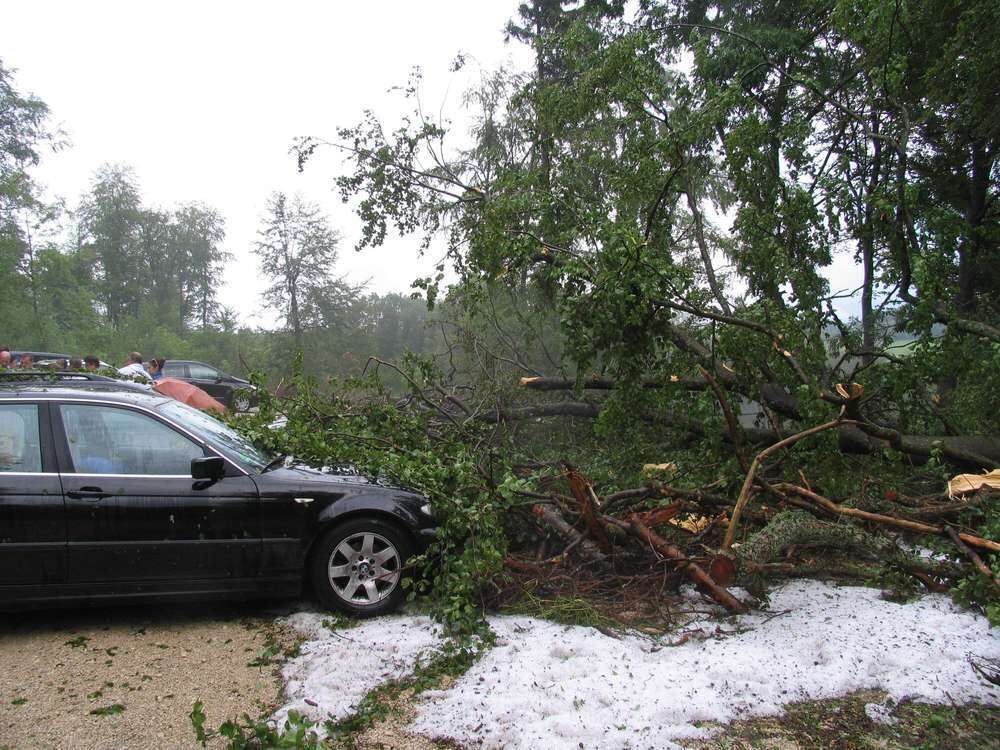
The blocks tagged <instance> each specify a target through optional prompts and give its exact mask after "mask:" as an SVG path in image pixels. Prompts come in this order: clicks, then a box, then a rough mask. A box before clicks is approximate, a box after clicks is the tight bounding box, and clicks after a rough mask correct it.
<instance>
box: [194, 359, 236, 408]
mask: <svg viewBox="0 0 1000 750" xmlns="http://www.w3.org/2000/svg"><path fill="white" fill-rule="evenodd" d="M188 374H189V375H190V382H191V383H193V384H194V385H196V386H198V387H199V388H201V389H202V390H203V391H205V393H207V394H209V395H210V396H211V397H212V398H214V399H216V400H218V401H221V402H222V403H223V404H228V403H229V394H230V392H231V391H232V387H231V386H230V385H229V384H228V383H226V382H224V381H223V380H222V373H220V372H219V371H218V370H216V369H215V368H214V367H209V366H208V365H203V364H202V363H201V362H188Z"/></svg>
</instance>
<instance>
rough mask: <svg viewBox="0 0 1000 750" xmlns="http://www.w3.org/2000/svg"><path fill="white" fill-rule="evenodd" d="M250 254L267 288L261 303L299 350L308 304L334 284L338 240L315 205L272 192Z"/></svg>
mask: <svg viewBox="0 0 1000 750" xmlns="http://www.w3.org/2000/svg"><path fill="white" fill-rule="evenodd" d="M258 237H259V239H258V240H257V242H256V243H255V244H254V248H253V249H254V252H255V253H256V254H257V257H258V259H259V261H260V269H261V272H262V273H263V274H264V276H265V277H267V278H268V279H270V280H271V285H270V286H269V287H268V288H267V289H266V290H265V291H264V299H265V300H266V301H267V303H268V305H269V306H271V307H272V308H273V309H274V310H276V311H277V312H278V313H279V314H280V315H281V316H282V317H283V318H284V320H285V326H286V327H287V328H288V329H289V330H291V332H292V334H293V336H294V338H295V345H296V347H297V348H298V349H299V350H300V351H301V350H302V332H303V330H304V329H305V328H306V326H307V325H309V324H310V322H311V321H310V316H309V311H308V310H309V305H308V304H307V302H308V301H309V300H310V299H311V298H313V297H315V296H319V297H321V298H322V297H323V296H324V295H325V289H326V287H327V286H328V285H329V284H331V283H332V282H333V281H334V278H333V265H334V263H335V262H336V260H337V245H338V243H339V242H340V237H339V235H338V234H337V232H336V231H335V230H334V229H333V228H332V227H331V226H330V224H329V221H328V220H327V218H326V217H325V216H324V215H323V214H322V212H321V211H320V209H319V207H318V206H317V205H315V204H312V203H308V202H306V201H304V200H302V198H300V197H299V196H295V197H294V198H292V199H291V200H289V199H288V197H287V196H286V195H285V194H284V193H275V194H274V195H272V196H271V198H270V199H269V200H268V203H267V213H266V214H265V216H264V218H263V221H262V226H261V229H260V230H259V231H258Z"/></svg>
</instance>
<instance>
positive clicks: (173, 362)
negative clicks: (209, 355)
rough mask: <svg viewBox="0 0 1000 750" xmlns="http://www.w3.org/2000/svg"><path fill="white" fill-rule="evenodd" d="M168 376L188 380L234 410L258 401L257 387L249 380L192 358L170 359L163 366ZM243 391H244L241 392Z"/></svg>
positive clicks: (244, 409) (245, 408) (242, 408)
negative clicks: (255, 394) (255, 392)
mask: <svg viewBox="0 0 1000 750" xmlns="http://www.w3.org/2000/svg"><path fill="white" fill-rule="evenodd" d="M163 374H164V375H165V376H166V377H168V378H177V379H178V380H186V381H187V382H188V383H193V384H194V385H196V386H198V387H199V388H201V389H202V390H203V391H205V392H206V393H208V394H209V395H210V396H211V397H212V398H214V399H216V400H217V401H220V402H222V403H223V404H225V405H226V406H228V407H229V408H230V409H232V410H234V411H246V410H247V409H248V408H249V407H250V406H252V405H253V404H254V403H256V397H255V396H254V391H255V390H256V388H255V387H254V386H253V385H252V384H251V383H250V381H249V380H244V379H243V378H238V377H236V376H235V375H229V374H227V373H225V372H222V370H220V369H218V368H216V367H212V365H206V364H205V363H204V362H195V361H193V360H190V359H168V360H167V363H166V365H164V366H163ZM240 391H243V393H240Z"/></svg>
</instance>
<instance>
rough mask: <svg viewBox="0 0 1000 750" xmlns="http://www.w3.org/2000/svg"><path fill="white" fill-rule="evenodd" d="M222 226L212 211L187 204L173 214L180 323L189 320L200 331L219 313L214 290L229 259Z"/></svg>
mask: <svg viewBox="0 0 1000 750" xmlns="http://www.w3.org/2000/svg"><path fill="white" fill-rule="evenodd" d="M225 237H226V223H225V219H223V218H222V215H221V214H220V213H219V212H218V211H216V210H215V209H214V208H210V207H208V206H205V205H203V204H200V203H188V204H185V205H183V206H181V207H180V208H178V209H177V210H176V211H175V212H174V215H173V245H174V252H175V255H176V257H178V258H179V259H181V273H180V277H181V284H182V287H181V292H182V299H183V300H184V310H183V318H182V320H183V321H185V322H186V321H187V320H188V319H190V320H191V321H192V322H193V323H194V324H195V325H197V326H200V327H201V329H202V330H205V329H207V328H208V327H209V326H210V325H212V324H213V323H215V322H217V318H218V315H219V313H220V309H221V308H220V307H219V302H218V288H219V283H220V280H221V276H222V268H223V266H224V264H225V263H226V261H227V260H230V259H231V258H232V256H231V255H230V254H229V253H227V252H225V251H224V250H223V249H222V247H221V243H222V242H223V240H224V239H225Z"/></svg>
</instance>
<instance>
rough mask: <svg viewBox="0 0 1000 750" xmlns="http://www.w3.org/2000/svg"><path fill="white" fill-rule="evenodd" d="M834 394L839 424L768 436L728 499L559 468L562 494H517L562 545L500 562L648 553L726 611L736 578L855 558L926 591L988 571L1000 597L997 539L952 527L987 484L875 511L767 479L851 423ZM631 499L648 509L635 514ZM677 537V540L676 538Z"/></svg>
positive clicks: (535, 566)
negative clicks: (931, 541)
mask: <svg viewBox="0 0 1000 750" xmlns="http://www.w3.org/2000/svg"><path fill="white" fill-rule="evenodd" d="M838 391H839V392H840V395H841V396H842V397H843V398H844V400H845V402H846V403H845V404H844V406H843V407H842V408H841V411H840V414H839V415H838V416H837V418H836V419H833V420H831V421H829V422H825V423H823V424H820V425H817V426H815V427H811V428H809V429H807V430H803V431H802V432H799V433H796V434H794V435H790V436H788V437H786V438H784V439H782V440H780V441H778V442H775V443H773V444H771V445H770V446H768V447H766V448H764V449H763V450H761V451H760V452H759V453H757V454H756V456H755V457H754V458H753V460H752V461H747V460H746V459H743V460H742V461H741V463H742V464H743V465H744V468H745V470H746V475H745V478H744V481H743V484H742V487H741V490H740V493H739V495H737V496H736V497H726V496H724V495H721V494H718V493H717V492H715V491H713V490H715V487H716V485H714V484H713V485H709V486H706V487H700V488H693V489H692V488H680V487H675V486H671V485H670V484H667V483H665V482H664V481H659V480H655V479H651V480H650V481H649V482H648V483H647V484H645V485H644V486H641V487H635V488H631V489H625V490H620V491H617V492H614V493H611V494H607V495H605V496H603V497H602V496H601V495H600V494H599V493H598V492H597V491H596V490H595V488H594V487H593V485H592V484H591V483H590V482H589V481H588V480H587V479H586V477H585V476H584V475H583V474H581V473H580V472H579V471H578V470H576V469H575V468H574V467H572V466H570V465H569V464H564V465H563V466H562V469H563V471H562V473H561V475H560V479H564V480H565V482H566V484H567V485H568V488H569V492H568V493H566V492H560V491H557V490H553V489H552V488H551V487H550V488H549V490H550V491H548V492H545V493H543V492H525V493H523V494H524V495H526V496H528V497H530V498H531V499H533V500H534V501H535V502H534V504H533V507H532V514H533V516H534V518H535V520H536V523H537V525H538V527H539V528H540V530H542V531H544V532H545V535H546V536H547V537H548V538H552V537H555V538H556V539H558V540H560V542H561V550H560V551H559V553H558V554H557V555H555V556H553V557H549V558H547V559H545V560H543V561H539V560H537V559H536V560H527V559H519V558H517V557H514V556H509V557H508V558H507V560H506V564H507V566H508V568H510V569H512V570H515V571H525V570H528V571H531V570H534V571H539V570H540V569H541V568H544V565H545V564H546V563H547V562H549V563H551V562H563V561H565V560H566V559H567V557H568V556H573V557H575V558H577V559H578V560H579V561H580V562H581V563H585V564H586V565H587V566H589V567H591V568H592V569H594V570H596V571H598V572H600V573H602V574H605V575H607V574H612V575H615V574H617V573H618V572H619V571H620V570H621V568H622V566H623V565H624V566H630V573H631V572H634V568H635V564H636V561H637V560H644V561H645V564H646V565H647V566H653V567H652V568H651V569H655V570H656V571H662V570H664V566H666V569H668V570H670V571H672V572H673V573H675V574H676V575H675V578H676V577H684V578H686V579H689V580H690V581H691V582H692V583H694V585H695V586H696V587H697V588H698V589H699V590H700V591H701V592H703V593H704V594H705V595H707V596H708V597H710V598H711V599H712V600H714V601H715V602H716V603H718V604H719V605H721V606H723V607H725V609H727V610H728V611H730V612H733V613H743V612H746V611H747V604H746V603H744V602H743V601H741V600H740V599H738V598H736V597H735V596H733V594H732V593H731V592H730V591H729V590H728V587H729V586H730V585H731V584H732V583H733V582H734V581H735V580H737V579H740V580H741V581H743V582H746V581H750V580H755V579H758V578H759V577H760V576H766V575H786V576H796V575H799V576H818V577H822V576H830V575H838V574H839V575H855V576H856V575H857V574H858V570H859V568H855V567H852V566H851V564H850V563H851V562H852V561H857V562H862V561H865V562H868V563H872V562H874V563H876V564H877V565H880V566H883V567H888V568H892V569H894V570H896V571H899V572H901V573H903V574H905V575H908V576H912V577H913V578H914V579H915V580H916V581H919V582H920V584H922V585H923V586H925V587H926V588H927V589H929V590H931V591H934V592H944V591H947V590H949V588H950V586H951V585H952V583H954V582H955V581H958V580H960V579H961V578H962V577H964V576H966V575H968V574H969V573H970V572H971V571H970V568H971V569H974V570H975V571H977V573H978V574H981V575H982V576H985V577H986V579H987V580H988V581H989V582H990V583H991V585H992V586H993V587H994V588H995V590H996V591H995V593H996V592H1000V577H997V576H996V575H995V574H994V573H993V571H992V570H991V569H990V567H989V566H988V565H987V563H986V562H985V561H984V559H983V556H982V555H983V554H990V553H1000V543H998V542H996V541H994V540H992V539H987V538H984V537H983V536H980V535H977V534H975V533H971V531H970V530H968V529H963V528H962V527H961V526H960V525H958V524H957V518H958V517H959V516H960V515H961V514H963V512H965V511H968V510H970V509H974V508H976V507H978V506H981V505H984V504H985V503H989V502H995V501H996V500H997V496H996V495H995V494H993V493H994V492H995V490H994V489H993V488H992V487H991V486H990V484H989V483H985V484H983V483H979V484H980V485H981V486H978V487H970V488H968V489H969V490H970V491H962V492H960V494H959V496H958V497H954V496H952V495H950V494H949V495H927V496H921V497H906V496H900V495H898V493H894V497H892V498H888V497H887V498H886V504H887V505H888V506H889V511H888V512H873V511H870V510H865V509H863V508H860V507H856V504H852V503H850V502H837V501H834V500H831V499H829V498H827V497H825V496H824V495H823V494H821V493H820V492H818V491H817V490H816V489H814V488H813V487H811V486H810V484H809V482H808V480H807V479H806V477H805V476H804V475H801V473H800V477H801V482H799V483H789V482H782V481H769V479H768V478H767V475H768V472H767V471H766V465H767V462H768V459H769V458H770V457H771V456H772V455H774V454H775V453H777V452H779V451H781V450H782V449H785V448H788V447H789V446H791V445H793V444H794V443H796V442H798V441H799V440H802V439H804V438H807V437H809V436H812V435H816V434H818V433H820V432H824V431H826V430H832V429H839V428H843V427H844V426H847V425H850V424H851V423H852V420H851V419H850V418H849V417H848V414H849V412H850V404H851V402H853V401H855V400H857V399H858V398H859V397H860V396H861V392H862V389H861V388H860V387H859V386H856V385H855V386H852V387H851V388H844V387H842V386H840V387H838ZM668 467H669V464H664V465H661V466H651V467H647V468H649V469H652V470H654V471H656V470H663V469H667V468H668ZM637 506H643V507H644V508H646V509H645V510H635V509H636V508H637ZM685 518H686V519H689V520H688V521H687V522H686V523H685V522H682V519H685ZM690 519H697V520H696V521H695V522H692V521H691V520H690ZM657 529H663V532H662V533H658V531H657ZM667 530H669V534H668V532H667ZM678 535H681V538H682V539H683V541H681V542H678V541H677V538H678ZM924 535H934V536H938V537H942V538H944V539H947V540H950V541H949V543H950V544H952V545H953V546H954V553H955V554H954V555H953V556H929V555H926V554H923V555H921V554H917V553H916V552H915V551H914V550H915V548H914V547H912V546H910V547H909V548H908V547H907V546H906V545H903V544H901V543H900V542H901V539H900V537H901V536H909V537H922V536H924ZM665 536H669V537H670V539H671V540H672V541H670V540H668V539H667V538H664V537H665ZM817 548H826V549H827V550H835V551H836V555H835V559H833V560H831V559H830V558H829V557H828V558H826V559H825V560H823V562H822V563H820V564H817V563H816V562H815V561H813V562H812V563H802V562H801V561H799V560H797V559H796V557H797V554H798V553H800V552H802V551H804V550H809V551H813V550H816V549H817ZM951 557H954V558H955V559H956V560H958V562H952V561H951Z"/></svg>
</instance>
